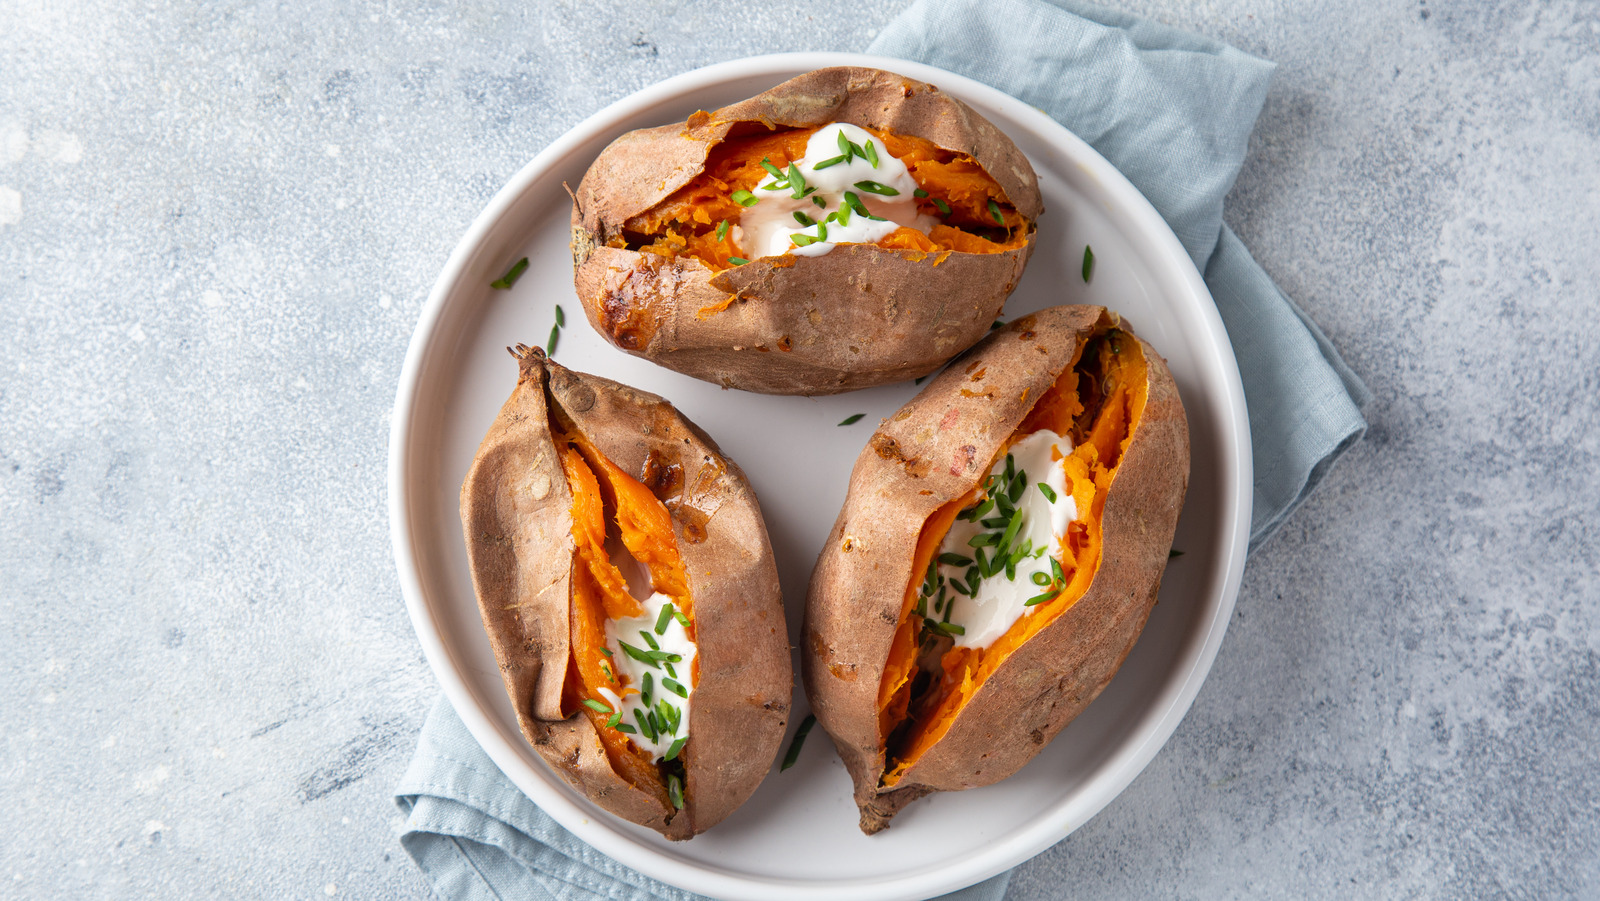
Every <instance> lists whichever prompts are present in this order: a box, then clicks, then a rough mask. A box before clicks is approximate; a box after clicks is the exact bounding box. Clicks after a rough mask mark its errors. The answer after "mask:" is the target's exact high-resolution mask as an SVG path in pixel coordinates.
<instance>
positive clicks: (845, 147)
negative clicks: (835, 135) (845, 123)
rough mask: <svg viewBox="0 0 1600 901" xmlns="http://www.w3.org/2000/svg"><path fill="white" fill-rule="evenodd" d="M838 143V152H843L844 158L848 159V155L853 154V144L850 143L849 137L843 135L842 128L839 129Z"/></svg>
mask: <svg viewBox="0 0 1600 901" xmlns="http://www.w3.org/2000/svg"><path fill="white" fill-rule="evenodd" d="M838 144H839V152H840V153H842V154H844V158H845V159H846V160H848V159H850V157H852V156H854V155H855V145H854V144H852V143H850V139H849V138H847V137H845V136H844V129H842V128H841V129H839V141H838Z"/></svg>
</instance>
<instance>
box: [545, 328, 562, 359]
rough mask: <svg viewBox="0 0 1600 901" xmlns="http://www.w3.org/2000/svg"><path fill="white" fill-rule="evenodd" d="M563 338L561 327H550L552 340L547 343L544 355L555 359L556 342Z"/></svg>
mask: <svg viewBox="0 0 1600 901" xmlns="http://www.w3.org/2000/svg"><path fill="white" fill-rule="evenodd" d="M560 337H561V326H559V325H552V326H550V340H549V341H546V342H545V345H544V355H545V356H547V357H553V356H555V354H556V341H557V339H559V338H560Z"/></svg>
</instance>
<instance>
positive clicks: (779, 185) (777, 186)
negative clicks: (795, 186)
mask: <svg viewBox="0 0 1600 901" xmlns="http://www.w3.org/2000/svg"><path fill="white" fill-rule="evenodd" d="M761 190H763V191H787V190H789V185H788V184H787V183H785V182H773V183H772V184H770V185H762V186H761Z"/></svg>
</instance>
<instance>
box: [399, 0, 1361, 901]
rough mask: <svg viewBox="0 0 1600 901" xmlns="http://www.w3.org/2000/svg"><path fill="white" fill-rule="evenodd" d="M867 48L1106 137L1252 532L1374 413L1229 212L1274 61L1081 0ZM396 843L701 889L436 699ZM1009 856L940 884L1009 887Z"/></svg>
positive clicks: (935, 6)
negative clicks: (1150, 219) (1177, 262)
mask: <svg viewBox="0 0 1600 901" xmlns="http://www.w3.org/2000/svg"><path fill="white" fill-rule="evenodd" d="M869 50H870V51H871V52H873V53H879V54H883V55H885V56H897V57H901V58H904V59H914V60H918V61H920V62H925V63H929V64H932V65H934V66H938V67H940V68H943V69H947V70H949V71H951V72H957V73H960V74H962V75H966V76H968V77H971V78H974V79H976V80H978V81H982V82H985V83H987V84H990V85H993V86H994V87H996V88H999V89H1000V90H1002V91H1005V92H1006V93H1008V94H1011V95H1012V96H1015V97H1018V98H1020V99H1022V100H1023V101H1026V102H1027V103H1029V104H1032V105H1033V106H1036V107H1038V108H1040V109H1042V110H1044V111H1045V112H1047V113H1049V114H1050V115H1051V116H1052V117H1053V118H1055V119H1056V120H1057V121H1058V122H1060V123H1061V124H1063V125H1065V126H1066V127H1067V128H1068V129H1069V130H1071V131H1072V132H1074V133H1075V134H1077V135H1078V136H1080V137H1082V138H1083V139H1084V140H1085V141H1088V142H1089V143H1090V144H1091V145H1093V146H1094V148H1095V149H1096V150H1098V151H1099V152H1100V153H1101V154H1102V155H1104V156H1105V157H1106V158H1107V159H1108V160H1110V161H1111V163H1112V164H1113V165H1115V166H1116V167H1117V168H1118V169H1119V170H1121V171H1122V173H1123V174H1124V175H1126V176H1127V177H1128V179H1129V180H1130V181H1132V182H1133V183H1134V185H1135V186H1136V187H1138V188H1139V190H1140V191H1142V192H1143V193H1144V195H1145V196H1146V197H1147V198H1149V199H1150V202H1151V203H1152V204H1154V205H1155V208H1156V210H1157V211H1159V212H1160V213H1161V215H1162V217H1163V218H1165V219H1166V221H1167V223H1168V224H1169V225H1170V226H1171V227H1172V230H1173V231H1174V232H1176V233H1177V235H1178V238H1179V240H1180V241H1182V243H1183V246H1184V247H1185V248H1186V249H1187V250H1188V251H1189V254H1190V256H1191V257H1192V258H1193V259H1194V262H1195V266H1196V267H1197V268H1198V269H1199V270H1200V271H1201V272H1202V273H1203V274H1204V276H1205V281H1206V284H1207V285H1208V286H1209V287H1210V289H1211V294H1212V297H1213V298H1215V300H1216V303H1217V309H1218V310H1220V311H1221V313H1222V320H1223V322H1224V324H1226V326H1227V329H1228V335H1229V338H1230V340H1231V341H1232V343H1233V348H1234V353H1235V355H1236V356H1237V358H1238V361H1239V370H1240V374H1241V375H1242V377H1243V380H1244V391H1245V399H1246V403H1247V404H1248V406H1249V411H1250V435H1251V444H1252V447H1253V450H1254V456H1255V503H1254V507H1253V510H1252V514H1253V520H1252V523H1253V524H1252V527H1251V540H1250V545H1251V549H1252V550H1253V549H1254V548H1255V547H1257V546H1258V545H1259V544H1260V543H1261V542H1262V541H1263V540H1265V539H1266V538H1267V536H1268V535H1270V534H1271V533H1272V532H1273V531H1274V530H1275V529H1277V527H1278V526H1279V525H1280V524H1281V523H1282V522H1283V520H1284V518H1285V517H1287V516H1288V515H1289V514H1290V513H1291V512H1292V511H1293V510H1294V508H1295V507H1296V506H1298V505H1299V504H1300V502H1301V501H1302V500H1303V499H1304V498H1305V497H1306V495H1307V493H1309V492H1310V491H1311V490H1312V489H1313V488H1314V487H1315V486H1316V484H1317V482H1318V481H1319V480H1320V479H1321V477H1322V475H1323V473H1324V472H1326V470H1327V468H1328V466H1329V465H1330V464H1331V463H1332V462H1333V460H1334V459H1336V458H1337V457H1338V456H1339V455H1340V454H1341V453H1343V452H1344V450H1345V449H1346V448H1348V447H1349V446H1350V445H1351V444H1352V443H1353V442H1355V441H1356V440H1359V438H1360V437H1361V435H1362V434H1363V432H1364V431H1365V429H1366V423H1365V421H1364V420H1363V419H1362V417H1361V407H1362V406H1364V405H1365V403H1366V401H1367V399H1368V397H1369V395H1368V393H1367V389H1366V387H1365V386H1364V385H1362V384H1361V382H1360V380H1359V379H1357V378H1356V377H1355V375H1354V374H1352V373H1351V372H1350V370H1349V369H1348V368H1347V367H1346V366H1345V365H1344V362H1343V361H1342V360H1340V359H1339V355H1338V353H1337V352H1336V351H1335V350H1334V349H1333V346H1332V345H1331V344H1329V343H1328V340H1327V338H1326V337H1324V336H1323V334H1322V332H1321V331H1319V330H1318V329H1317V327H1316V325H1315V324H1313V323H1312V322H1311V320H1310V319H1308V318H1307V317H1306V316H1305V314H1304V313H1302V312H1301V311H1300V310H1299V309H1298V308H1297V307H1295V305H1294V304H1293V303H1291V302H1290V300H1289V299H1288V298H1287V297H1285V296H1284V294H1283V292H1281V291H1279V290H1278V288H1277V286H1276V285H1274V284H1273V283H1272V280H1271V279H1270V278H1268V277H1267V274H1266V273H1265V272H1263V271H1262V269H1261V267H1260V266H1258V265H1257V264H1256V262H1255V260H1253V259H1251V258H1250V253H1249V251H1247V250H1246V249H1245V248H1244V245H1243V244H1242V243H1241V242H1240V241H1239V239H1238V237H1236V236H1235V235H1234V234H1233V232H1232V231H1231V230H1229V229H1228V227H1227V226H1225V225H1223V224H1222V200H1223V197H1224V195H1226V194H1227V192H1228V189H1229V188H1230V187H1231V186H1232V184H1233V180H1234V177H1235V175H1236V174H1237V173H1238V171H1239V166H1240V163H1241V162H1242V161H1243V159H1244V154H1245V147H1246V143H1247V141H1248V139H1249V135H1250V131H1251V129H1252V128H1253V127H1254V125H1255V120H1256V116H1257V114H1258V113H1259V112H1260V110H1261V104H1262V101H1263V99H1264V98H1265V96H1266V91H1267V82H1268V80H1269V79H1270V78H1271V74H1272V68H1273V67H1272V64H1271V63H1268V62H1265V61H1263V60H1260V59H1257V58H1255V57H1252V56H1249V55H1247V54H1244V53H1241V52H1239V51H1238V50H1235V49H1233V48H1232V47H1228V46H1227V45H1224V44H1220V43H1217V42H1215V41H1211V40H1207V39H1205V38H1201V37H1198V36H1195V35H1192V34H1186V33H1184V32H1181V31H1177V30H1174V29H1171V28H1167V27H1164V26H1160V25H1156V24H1153V23H1150V22H1145V21H1142V20H1139V19H1136V18H1134V17H1132V16H1128V15H1125V14H1122V13H1116V12H1110V11H1107V10H1104V9H1100V8H1098V7H1094V6H1090V5H1088V4H1083V3H1077V2H1074V0H1055V2H1054V3H1047V2H1044V0H918V2H917V3H915V4H913V5H912V6H911V7H910V8H909V9H908V10H906V12H905V13H903V14H902V15H901V16H900V17H899V18H897V19H895V20H894V21H893V22H892V23H890V25H889V26H888V27H887V28H885V29H884V31H883V32H882V34H880V35H879V36H878V39H877V40H876V41H875V42H873V44H872V46H871V47H870V48H869ZM396 801H397V802H398V804H399V805H400V808H401V809H402V810H403V811H405V812H406V814H407V817H408V818H407V822H406V827H405V832H404V833H403V834H402V835H401V838H400V841H401V844H402V845H403V846H404V847H405V849H406V851H407V852H408V853H409V854H410V855H411V856H412V857H413V858H414V859H415V860H416V861H417V865H418V866H419V867H421V868H422V870H423V872H424V873H425V874H426V875H427V877H428V879H429V880H430V881H431V883H432V884H433V889H434V893H435V894H437V895H438V896H440V897H441V898H449V899H480V898H481V899H491V898H534V899H580V901H589V899H596V901H598V899H608V901H652V899H672V901H691V899H698V898H699V897H700V896H697V895H693V894H691V893H688V892H684V891H682V890H680V889H675V888H672V887H670V886H667V885H664V884H662V883H660V882H657V881H655V880H653V879H650V878H648V877H645V876H642V875H640V874H639V873H636V872H634V871H632V870H630V869H628V868H627V867H624V866H622V865H621V864H618V863H616V862H615V861H613V860H611V859H610V858H608V857H606V856H605V855H603V854H601V853H599V852H598V851H595V850H594V849H593V848H590V847H589V846H588V845H586V844H584V843H583V842H582V841H580V840H579V839H577V838H576V837H574V836H573V835H572V834H571V833H569V832H567V831H566V830H565V829H563V828H561V827H560V826H559V825H557V824H556V823H555V821H554V820H551V819H550V818H549V817H548V816H546V815H545V813H544V812H543V811H541V810H540V809H539V808H538V807H537V806H536V805H534V803H533V802H532V801H530V800H528V798H527V796H526V795H524V794H522V792H521V791H520V790H518V789H517V788H516V786H515V785H513V784H512V783H511V781H510V780H509V779H507V778H506V777H505V776H504V775H503V774H502V773H501V772H500V771H499V770H498V769H497V768H496V767H495V765H494V763H493V762H492V761H490V759H489V757H488V755H487V754H485V753H484V752H483V749H482V748H480V747H479V746H478V744H477V742H476V741H475V740H474V739H473V738H472V736H471V734H470V733H468V732H467V730H466V727H465V726H464V725H462V723H461V720H460V719H459V718H458V717H457V716H456V713H455V711H454V710H453V709H452V708H451V707H450V705H449V703H448V702H447V701H445V700H444V699H442V698H441V699H440V700H439V701H438V702H437V703H436V704H435V705H434V709H433V711H432V712H431V713H430V714H429V715H428V721H427V724H426V725H425V726H423V730H422V737H421V741H420V742H419V744H418V747H417V753H416V757H415V758H414V759H413V761H412V763H411V768H410V769H409V770H407V772H406V775H405V777H404V778H403V779H402V780H401V783H400V786H399V787H398V788H397V789H396ZM1008 880H1009V874H1002V875H1001V876H998V877H996V878H994V879H991V880H988V881H986V882H982V883H979V884H978V885H975V886H971V887H969V888H967V889H965V890H963V891H960V892H957V893H955V894H953V895H949V896H946V897H947V898H950V899H959V901H998V899H1000V898H1002V897H1003V896H1004V894H1005V890H1006V884H1007V882H1008Z"/></svg>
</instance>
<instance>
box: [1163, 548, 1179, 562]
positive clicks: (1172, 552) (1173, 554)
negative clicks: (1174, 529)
mask: <svg viewBox="0 0 1600 901" xmlns="http://www.w3.org/2000/svg"><path fill="white" fill-rule="evenodd" d="M1182 556H1183V551H1180V550H1178V549H1177V548H1173V549H1172V550H1170V551H1167V559H1168V560H1171V559H1172V558H1174V557H1182Z"/></svg>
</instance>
